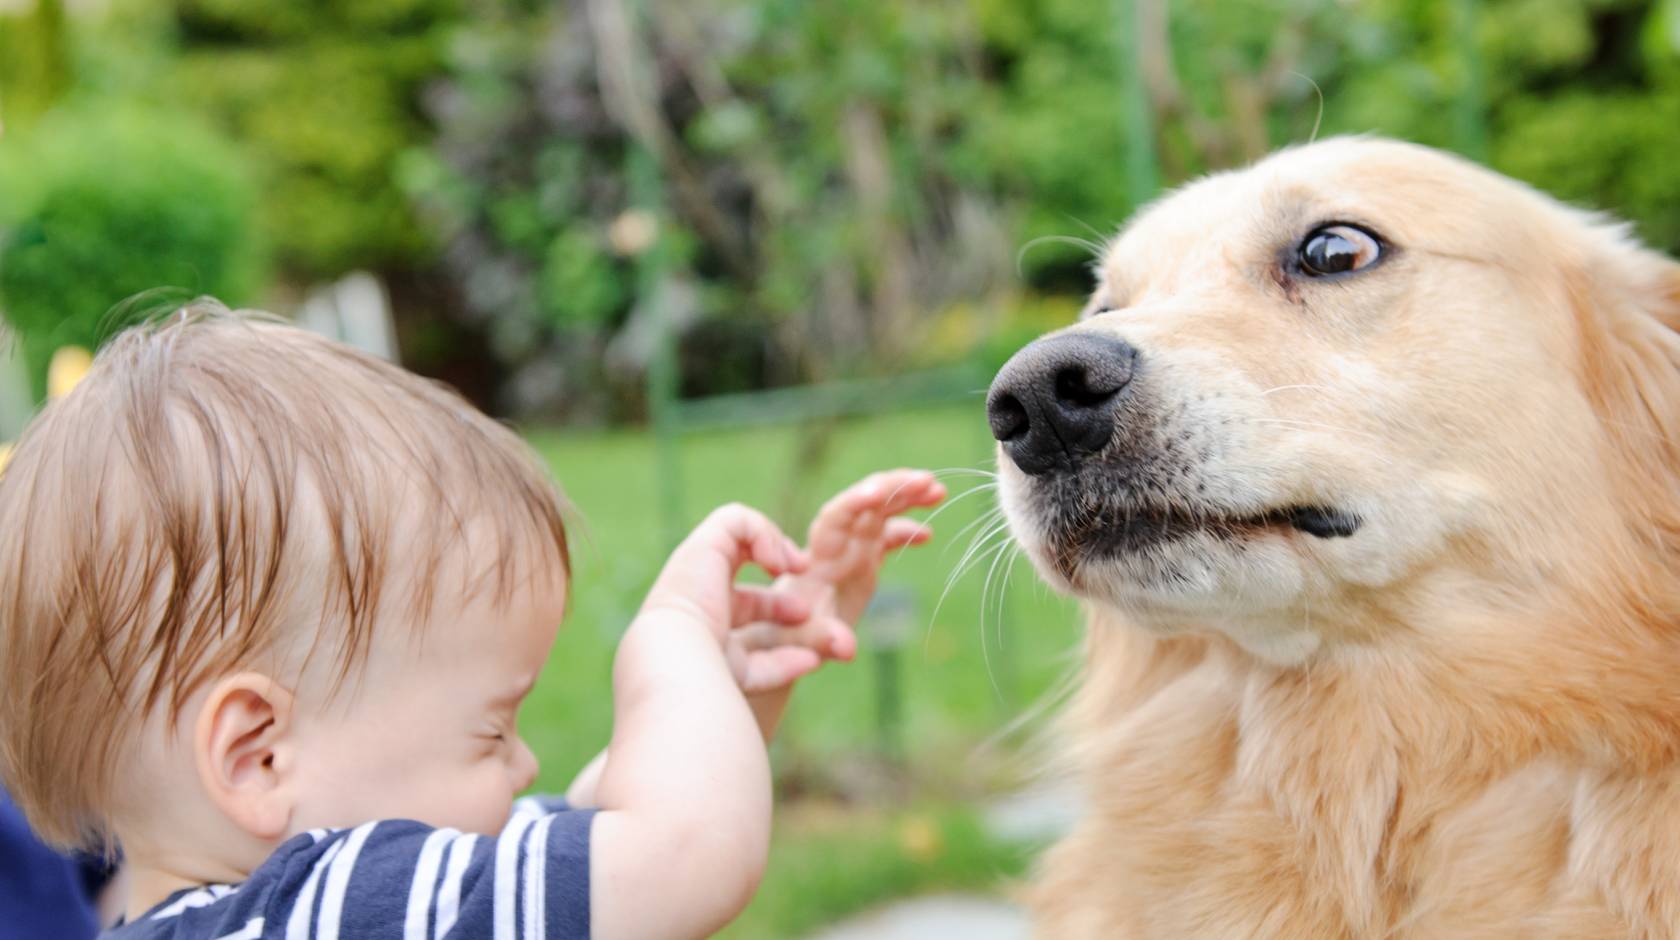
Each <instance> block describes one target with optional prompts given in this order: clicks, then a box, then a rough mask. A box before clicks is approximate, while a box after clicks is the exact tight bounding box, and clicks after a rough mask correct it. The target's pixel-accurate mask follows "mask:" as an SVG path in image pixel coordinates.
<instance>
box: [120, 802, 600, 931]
mask: <svg viewBox="0 0 1680 940" xmlns="http://www.w3.org/2000/svg"><path fill="white" fill-rule="evenodd" d="M594 815H595V813H594V810H573V809H568V808H566V807H565V803H564V801H561V800H557V799H545V798H541V797H526V798H524V799H521V800H519V801H518V802H516V803H515V804H514V811H513V815H512V818H510V819H509V820H508V824H507V826H506V827H505V828H503V829H502V831H501V834H500V835H498V836H496V837H494V838H491V837H488V836H479V835H473V834H470V833H461V832H457V831H455V830H453V829H436V828H433V827H431V826H427V825H424V824H423V823H417V822H412V821H410V820H381V821H377V822H370V823H365V824H363V825H360V826H357V827H356V828H354V829H338V830H327V829H316V830H313V831H310V832H306V833H303V834H301V835H298V836H294V837H293V838H291V839H289V840H287V841H286V843H285V844H283V845H281V846H280V848H279V849H277V850H276V851H275V853H274V854H273V855H271V856H269V858H268V860H267V861H265V862H264V863H263V864H262V866H261V867H259V868H258V869H257V870H256V871H254V872H252V873H251V877H250V878H249V879H248V880H246V881H244V882H242V883H240V884H237V885H206V886H204V887H201V888H189V889H186V890H183V891H178V892H176V893H175V894H173V895H171V896H170V897H169V898H167V899H166V900H164V901H163V903H161V904H159V905H158V906H157V907H154V908H152V909H151V910H150V911H147V912H146V913H145V914H143V915H141V916H140V917H139V918H138V919H136V920H135V921H134V922H133V923H129V924H121V925H119V926H117V927H115V928H113V929H112V930H111V931H109V932H108V933H106V934H105V935H104V938H105V940H189V938H190V940H200V938H202V940H258V938H262V940H269V938H273V940H341V938H342V940H441V938H445V937H450V938H480V937H482V938H486V940H574V938H575V940H588V937H589V827H590V823H591V822H592V821H593V820H594Z"/></svg>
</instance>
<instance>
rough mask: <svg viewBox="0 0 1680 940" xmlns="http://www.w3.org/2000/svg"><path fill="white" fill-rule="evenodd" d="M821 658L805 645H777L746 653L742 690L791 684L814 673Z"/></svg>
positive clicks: (763, 688) (751, 691)
mask: <svg viewBox="0 0 1680 940" xmlns="http://www.w3.org/2000/svg"><path fill="white" fill-rule="evenodd" d="M821 665H822V657H820V656H818V655H817V652H816V651H815V650H812V649H807V648H806V647H803V646H778V647H776V648H774V649H767V650H759V651H757V652H754V653H749V654H747V660H746V665H745V674H744V675H742V676H741V691H743V692H747V693H753V692H769V691H771V690H773V689H780V688H784V687H786V686H789V685H792V684H793V683H794V682H795V681H797V680H798V679H799V678H800V677H801V676H806V675H809V674H811V673H812V672H815V671H816V670H817V667H819V666H821Z"/></svg>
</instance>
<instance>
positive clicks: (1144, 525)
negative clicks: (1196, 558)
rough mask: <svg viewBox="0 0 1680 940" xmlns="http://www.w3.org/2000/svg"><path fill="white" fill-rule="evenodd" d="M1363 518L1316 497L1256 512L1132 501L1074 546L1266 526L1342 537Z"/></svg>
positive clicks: (1121, 546) (1143, 542)
mask: <svg viewBox="0 0 1680 940" xmlns="http://www.w3.org/2000/svg"><path fill="white" fill-rule="evenodd" d="M1362 524H1363V521H1362V520H1361V519H1360V517H1359V516H1358V515H1357V514H1356V513H1353V512H1351V511H1349V510H1346V509H1342V508H1339V507H1336V506H1331V505H1323V504H1315V503H1293V504H1287V505H1284V506H1282V507H1280V508H1277V509H1269V510H1264V511H1261V512H1256V513H1241V512H1225V511H1215V510H1203V509H1190V508H1184V507H1134V508H1131V509H1128V510H1122V511H1121V512H1120V518H1119V519H1118V521H1117V522H1112V523H1108V524H1105V525H1101V526H1099V527H1095V528H1093V529H1092V530H1090V531H1088V532H1087V533H1086V534H1085V535H1084V536H1083V537H1079V536H1075V538H1074V539H1073V541H1074V542H1076V543H1082V544H1079V545H1078V549H1082V550H1084V551H1088V552H1094V553H1096V554H1124V553H1127V552H1130V551H1135V550H1138V549H1141V548H1144V547H1147V546H1149V545H1154V544H1159V543H1161V542H1164V541H1170V540H1172V539H1175V538H1179V537H1182V536H1185V535H1190V534H1194V533H1213V534H1216V535H1222V536H1227V537H1230V536H1242V535H1248V534H1251V533H1255V532H1259V531H1263V530H1267V529H1285V530H1293V531H1297V532H1302V533H1305V534H1307V535H1310V536H1313V537H1314V538H1319V539H1334V538H1346V537H1348V536H1351V535H1353V534H1354V533H1355V532H1358V531H1359V529H1360V527H1361V525H1362Z"/></svg>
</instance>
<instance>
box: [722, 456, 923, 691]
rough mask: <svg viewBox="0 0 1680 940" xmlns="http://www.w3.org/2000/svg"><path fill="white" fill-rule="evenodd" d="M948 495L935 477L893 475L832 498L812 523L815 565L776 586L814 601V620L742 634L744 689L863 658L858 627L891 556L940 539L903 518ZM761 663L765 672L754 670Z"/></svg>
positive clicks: (737, 646)
mask: <svg viewBox="0 0 1680 940" xmlns="http://www.w3.org/2000/svg"><path fill="white" fill-rule="evenodd" d="M944 498H945V487H944V486H943V485H942V484H940V483H939V482H938V481H937V480H935V479H934V478H933V474H931V473H928V472H927V471H925V470H891V471H887V472H884V473H877V474H874V475H872V476H870V477H868V478H867V479H865V480H863V481H862V482H861V483H857V484H855V485H853V486H852V487H850V488H849V489H847V490H845V491H843V492H841V493H840V495H838V496H836V497H834V498H833V499H831V500H829V501H828V503H827V504H825V505H824V506H823V508H822V510H821V511H820V512H818V513H817V518H816V520H815V521H814V522H812V523H811V532H810V546H809V549H808V551H809V552H810V565H809V566H808V567H807V568H805V569H804V571H803V572H802V573H792V574H789V575H786V576H784V577H782V578H781V579H780V580H778V581H777V582H776V585H775V588H776V591H777V592H778V595H779V596H780V595H782V594H789V595H792V596H794V597H797V598H800V599H802V601H803V602H805V603H808V604H810V606H811V610H812V615H811V618H810V621H809V622H808V623H804V624H803V625H801V626H799V627H797V628H789V627H786V626H777V625H775V624H771V623H758V624H753V625H751V626H749V627H747V628H745V629H742V630H737V631H736V632H735V635H734V636H733V637H731V639H730V643H729V648H728V649H729V657H730V660H731V662H732V663H738V664H740V665H738V666H737V670H736V674H737V677H738V678H739V677H742V676H745V677H746V678H745V679H744V680H743V681H742V684H741V687H742V689H744V690H745V691H747V692H748V693H760V692H767V691H772V690H775V689H780V688H785V687H786V686H789V685H791V684H792V683H793V682H794V680H796V679H798V678H799V677H801V676H803V675H805V674H806V673H809V672H811V671H813V670H815V669H816V668H817V667H818V666H820V665H821V664H822V661H823V660H824V659H839V660H850V659H851V658H852V657H853V656H855V655H856V654H857V636H856V634H855V633H853V631H852V626H853V624H855V623H857V620H858V618H859V617H861V616H862V615H863V611H864V609H865V608H866V607H868V606H869V598H870V597H871V596H873V595H874V593H875V583H876V580H877V578H878V576H879V574H880V570H881V563H882V561H883V560H885V558H886V556H887V553H889V552H891V551H894V550H895V549H900V548H904V547H907V546H910V545H920V544H922V543H923V542H926V541H927V540H928V539H929V538H931V537H932V535H933V532H932V530H931V529H929V528H928V527H927V526H925V525H923V524H921V523H919V522H916V521H915V520H912V519H902V518H898V515H899V514H900V513H903V512H905V511H907V510H910V509H915V508H918V507H926V506H933V505H936V504H937V503H939V501H940V500H942V499H944ZM784 603H785V602H784ZM779 623H784V624H785V623H787V621H786V620H782V621H779ZM754 663H756V664H757V666H758V668H756V669H754V668H751V666H752V665H753V664H754Z"/></svg>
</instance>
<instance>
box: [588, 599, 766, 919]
mask: <svg viewBox="0 0 1680 940" xmlns="http://www.w3.org/2000/svg"><path fill="white" fill-rule="evenodd" d="M613 698H614V713H613V736H612V742H611V744H610V745H609V746H608V749H607V750H608V755H609V756H608V758H607V760H606V762H605V765H604V766H603V768H602V770H601V774H600V780H599V783H598V784H597V785H596V787H595V793H594V797H595V803H596V805H598V806H599V807H600V808H601V809H602V810H603V811H605V814H606V815H607V816H609V817H611V819H609V820H607V827H606V828H604V829H598V830H597V834H596V841H597V843H600V842H602V840H603V837H604V835H606V834H608V833H612V832H617V833H619V834H620V836H621V838H620V839H619V842H620V846H619V847H616V848H608V847H606V846H604V845H600V844H598V845H597V847H596V850H597V851H600V850H602V849H606V850H607V851H611V852H615V853H616V852H618V851H620V850H622V851H624V852H625V853H626V855H627V864H635V865H639V866H641V867H643V868H646V867H648V866H656V867H659V868H661V869H663V870H662V871H661V872H660V877H659V879H658V882H659V883H660V884H662V885H664V886H665V887H664V888H662V889H661V890H662V894H663V895H664V896H663V897H662V898H661V901H660V903H659V904H658V905H652V906H650V905H647V904H645V903H637V904H626V903H617V904H606V905H602V907H600V908H598V909H599V910H606V909H609V908H610V909H612V910H617V911H626V910H634V911H636V912H637V914H638V916H639V917H641V918H644V920H642V921H639V922H638V923H637V927H638V933H640V934H641V935H645V936H684V935H689V932H691V931H695V930H696V928H708V929H706V930H705V931H704V932H702V933H699V934H697V935H705V934H706V933H709V932H710V930H715V929H717V928H719V927H721V926H722V925H723V924H724V923H726V922H728V920H729V919H731V918H733V917H734V916H735V914H737V913H739V911H740V909H741V908H742V907H743V906H745V904H746V902H747V900H749V899H750V898H751V896H752V892H753V891H754V890H756V888H757V885H758V881H759V879H760V877H762V874H763V871H764V865H765V861H766V857H767V855H768V852H769V842H770V801H771V792H770V765H769V758H768V756H767V755H766V753H765V749H764V741H763V738H762V737H761V734H760V731H759V729H758V726H757V724H756V722H755V721H754V717H753V714H752V712H751V711H750V710H749V708H748V707H747V704H746V700H745V699H744V698H743V697H742V695H741V692H740V690H739V688H738V687H737V686H736V684H735V679H734V677H733V675H732V674H731V673H730V670H729V666H728V663H727V661H726V660H725V658H724V655H723V651H722V646H721V643H720V641H719V639H718V638H717V637H716V636H715V635H713V633H712V632H711V631H710V630H709V629H708V628H707V627H706V626H705V625H704V624H702V623H699V622H698V621H695V620H693V619H691V618H689V617H686V616H684V615H682V614H680V613H674V612H670V611H659V612H654V613H649V614H644V615H642V616H640V617H638V618H637V620H636V622H635V623H633V624H631V627H630V630H629V632H627V633H626V634H625V637H624V639H623V641H622V642H621V643H620V644H619V650H618V656H617V659H616V660H615V662H614V666H613ZM641 881H642V879H641V878H635V879H625V880H624V883H625V884H627V885H628V884H634V883H638V882H641ZM610 883H611V882H608V883H607V884H610ZM603 888H604V889H605V890H610V888H607V887H606V885H605V884H604V885H603ZM621 900H623V899H621ZM643 900H644V901H645V899H643ZM650 907H656V908H658V909H660V910H663V911H669V912H670V916H671V917H672V924H671V928H672V929H671V931H669V932H662V931H660V930H657V929H652V925H650V924H649V923H648V922H647V921H646V920H645V918H646V917H656V918H657V917H663V916H664V915H663V914H658V913H657V912H654V911H651V910H650ZM602 926H608V925H602ZM614 933H615V931H605V930H604V931H603V932H602V936H610V935H613V934H614Z"/></svg>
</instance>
